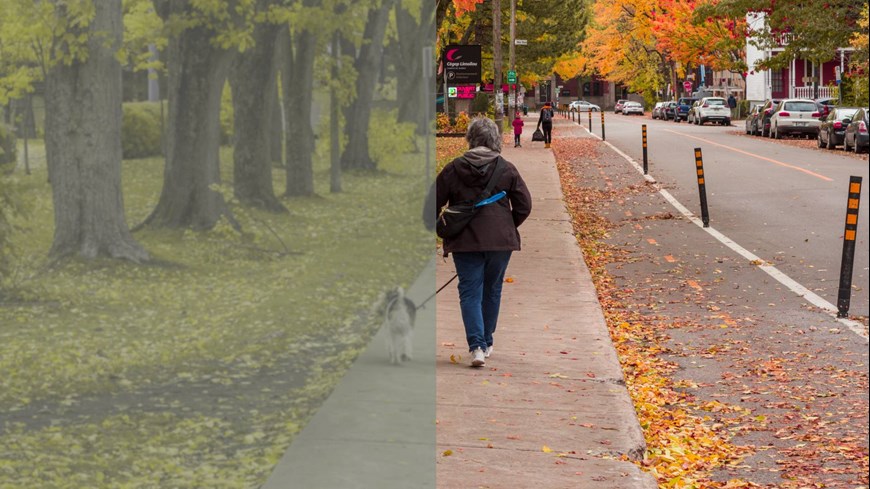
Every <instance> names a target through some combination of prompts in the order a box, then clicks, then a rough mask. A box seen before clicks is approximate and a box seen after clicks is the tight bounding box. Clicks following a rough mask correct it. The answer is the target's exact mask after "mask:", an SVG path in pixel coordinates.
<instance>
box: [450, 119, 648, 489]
mask: <svg viewBox="0 0 870 489" xmlns="http://www.w3.org/2000/svg"><path fill="white" fill-rule="evenodd" d="M529 115H530V117H528V118H527V119H526V129H527V130H526V131H525V134H524V139H525V142H524V144H523V147H522V148H518V149H514V148H512V146H513V145H512V144H511V145H509V146H511V147H508V148H505V149H504V151H503V155H504V157H505V158H506V159H508V160H509V161H511V162H513V163H514V164H515V165H517V167H518V168H519V170H520V172H521V174H522V175H523V178H524V179H525V181H526V183H527V184H528V186H529V189H530V191H531V193H532V197H533V209H532V214H531V217H530V218H529V219H528V220H527V221H526V222H525V223H524V224H523V226H522V227H521V228H520V231H521V234H522V240H523V250H522V251H520V252H518V253H515V254H514V255H513V258H512V260H511V264H510V266H509V267H508V272H507V277H510V278H511V279H513V281H512V282H509V283H505V285H504V289H503V297H502V308H501V316H500V320H499V326H498V330H497V331H496V333H495V343H494V345H493V346H494V353H493V355H492V357H490V358H489V359H488V360H487V363H486V367H483V368H480V369H475V368H471V367H469V360H470V359H469V354H468V348H467V345H466V343H465V334H464V329H463V326H462V321H461V318H460V313H459V300H458V297H457V293H456V289H455V287H453V286H452V285H451V286H450V287H448V288H447V289H445V290H444V291H443V292H442V293H441V294H439V295H438V306H437V313H436V317H437V325H438V332H437V338H436V341H437V343H436V351H437V356H436V372H437V373H436V377H437V389H436V392H437V408H436V409H437V410H436V412H437V417H438V427H437V445H438V454H437V471H436V481H437V487H439V488H443V489H454V488H460V487H473V488H511V489H521V488H533V487H534V488H538V487H546V488H595V489H609V488H612V489H632V488H648V489H654V488H656V487H657V485H656V483H655V480H654V479H653V478H652V477H651V476H649V475H648V474H646V473H644V472H642V471H640V470H639V469H638V468H637V467H636V466H635V465H634V464H632V463H630V462H623V461H620V460H618V459H619V458H620V457H622V456H623V455H624V456H627V457H628V458H630V459H638V458H640V457H642V456H643V452H644V450H645V445H644V441H643V435H642V432H641V429H640V426H639V425H638V422H637V418H636V415H635V412H634V408H633V406H632V404H631V400H630V398H629V395H628V391H627V390H626V388H625V385H624V382H623V377H622V371H621V369H620V366H619V363H618V360H617V357H616V353H615V351H614V348H613V345H612V343H611V340H610V337H609V334H608V332H607V326H606V324H605V322H604V317H603V315H602V311H601V307H600V305H599V303H598V298H597V295H596V291H595V288H594V286H593V284H592V279H591V277H590V275H589V271H588V269H587V268H586V265H585V263H584V261H583V256H582V253H581V251H580V249H579V247H578V246H577V243H576V240H575V239H574V236H573V234H572V228H571V223H570V220H569V216H568V214H567V211H566V210H565V207H564V204H563V201H562V193H561V188H560V183H559V177H558V173H557V171H556V168H555V161H554V158H553V153H552V151H550V150H548V149H544V147H543V143H537V142H536V143H532V142H530V139H531V133H532V132H533V131H534V127H535V124H536V123H537V116H536V117H534V118H532V117H531V115H532V114H529ZM570 124H572V123H571V122H570V121H566V120H564V119H562V118H561V117H557V118H556V130H555V131H554V134H556V135H557V136H558V133H559V129H560V126H561V127H564V128H565V129H567V128H568V127H569V125H570ZM573 125H574V126H575V127H576V123H573ZM453 273H454V270H453V266H452V260H448V261H447V262H443V261H441V260H439V261H438V264H437V278H438V283H439V284H443V283H445V282H446V281H447V280H449V279H450V277H452V276H453ZM451 356H453V358H454V359H457V357H459V356H461V357H462V358H461V360H459V361H458V363H452V362H451Z"/></svg>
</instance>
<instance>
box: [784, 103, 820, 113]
mask: <svg viewBox="0 0 870 489" xmlns="http://www.w3.org/2000/svg"><path fill="white" fill-rule="evenodd" d="M784 110H791V111H794V112H815V111H816V104H815V103H813V102H786V103H785V107H784Z"/></svg>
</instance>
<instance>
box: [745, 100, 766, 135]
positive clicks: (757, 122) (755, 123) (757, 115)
mask: <svg viewBox="0 0 870 489" xmlns="http://www.w3.org/2000/svg"><path fill="white" fill-rule="evenodd" d="M762 107H764V104H754V105H753V106H752V108H751V109H749V114H748V115H747V116H746V120H745V121H744V122H743V124H744V126H745V127H746V134H751V135H753V136H757V135H759V134H761V114H762V112H761V108H762Z"/></svg>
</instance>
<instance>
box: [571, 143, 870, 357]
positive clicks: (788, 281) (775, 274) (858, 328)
mask: <svg viewBox="0 0 870 489" xmlns="http://www.w3.org/2000/svg"><path fill="white" fill-rule="evenodd" d="M587 131H588V129H587ZM590 134H592V133H590ZM592 136H594V137H596V138H598V139H601V138H600V137H599V136H596V135H595V134H592ZM604 144H606V145H607V146H608V147H610V148H611V149H613V150H614V151H616V153H617V154H619V155H620V156H622V157H623V158H624V159H625V160H626V161H628V162H629V163H630V164H631V166H633V167H634V168H635V169H636V170H637V171H638V172H639V173H640V174H641V175H643V168H642V167H641V166H640V165H638V164H637V162H636V161H634V159H632V158H631V157H630V156H628V155H627V154H625V153H623V152H622V151H620V150H619V149H618V148H616V147H615V146H613V145H612V144H610V143H608V142H607V141H604ZM643 177H644V178H645V179H646V180H647V181H648V182H651V183H653V184H655V186H656V188H657V189H658V192H659V194H661V195H662V197H664V198H665V200H667V201H668V202H669V203H670V204H671V205H672V206H674V208H675V209H677V210H678V211H679V212H680V214H682V215H683V216H684V217H686V219H688V220H689V221H691V222H693V223H695V225H697V226H698V227H699V228H701V229H702V230H704V231H706V232H707V234H709V235H710V236H712V237H714V238H716V240H717V241H719V242H720V243H722V244H723V245H725V246H727V247H728V248H729V249H731V250H732V251H734V252H735V253H737V254H738V255H740V256H742V257H743V258H746V259H747V260H749V261H750V262H756V263H762V264H761V265H759V266H758V268H759V269H761V270H762V271H764V273H766V274H768V275H770V277H771V278H773V279H774V280H776V281H777V282H779V283H781V284H782V285H784V286H785V287H787V288H788V289H789V290H791V291H792V292H794V293H795V294H797V295H798V296H800V297H803V298H804V299H805V300H806V301H807V302H809V303H810V304H812V305H814V306H816V307H818V308H819V309H822V310H824V311H825V312H827V313H828V314H830V315H831V316H832V317H833V318H834V319H835V320H837V321H838V322H840V323H841V324H843V325H844V326H846V327H847V328H849V330H850V331H852V332H853V333H855V334H856V335H858V336H859V337H861V338H864V340H865V341H867V340H868V337H867V335H866V333H865V332H864V325H863V324H861V323H859V322H857V321H853V320H851V319H848V318H838V317H837V306H835V305H833V304H831V303H830V302H828V301H826V300H825V299H824V298H822V297H821V296H819V295H818V294H816V293H815V292H813V291H811V290H810V289H808V288H806V287H804V286H803V285H801V284H799V283H798V282H797V281H796V280H794V279H792V278H791V277H789V276H788V275H786V274H784V273H782V272H781V271H780V270H779V269H778V268H776V267H775V266H773V265H770V264H768V263H767V262H765V261H764V260H762V259H761V258H759V257H758V256H756V255H755V254H754V253H752V252H751V251H749V250H747V249H746V248H744V247H742V246H740V245H739V244H737V243H736V242H735V241H734V240H732V239H731V238H729V237H728V236H725V235H724V234H722V233H720V232H719V231H717V230H716V229H715V228H712V227H708V228H705V227H704V223H703V222H702V221H701V219H699V218H698V217H696V216H695V215H694V214H692V211H690V210H689V209H688V208H686V206H684V205H683V204H681V203H680V201H678V200H677V199H676V198H675V197H674V196H673V195H671V193H670V192H668V191H667V190H665V189H663V188H661V187H660V186H659V185H658V184H657V183H656V181H655V179H654V178H653V177H652V176H650V175H643Z"/></svg>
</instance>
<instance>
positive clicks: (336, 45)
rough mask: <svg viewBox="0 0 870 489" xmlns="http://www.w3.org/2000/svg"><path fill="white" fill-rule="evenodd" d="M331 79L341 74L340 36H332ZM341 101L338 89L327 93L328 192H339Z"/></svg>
mask: <svg viewBox="0 0 870 489" xmlns="http://www.w3.org/2000/svg"><path fill="white" fill-rule="evenodd" d="M332 56H333V58H334V62H333V64H332V79H333V80H337V79H338V77H339V74H340V73H341V34H339V33H338V32H337V31H336V32H335V33H334V34H333V35H332ZM340 118H341V100H340V97H339V96H338V87H336V86H333V87H332V89H331V90H330V92H329V191H330V192H332V193H337V192H341V154H339V153H340V151H341V126H340V124H339V119H340Z"/></svg>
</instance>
